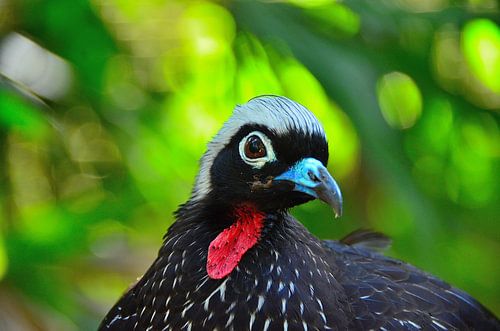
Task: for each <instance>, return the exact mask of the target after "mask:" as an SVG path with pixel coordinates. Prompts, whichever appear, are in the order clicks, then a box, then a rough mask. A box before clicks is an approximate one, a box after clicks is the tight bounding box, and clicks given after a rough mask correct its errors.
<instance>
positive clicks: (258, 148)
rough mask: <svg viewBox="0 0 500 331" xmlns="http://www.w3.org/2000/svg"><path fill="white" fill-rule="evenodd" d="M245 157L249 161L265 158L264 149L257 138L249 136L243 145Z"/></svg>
mask: <svg viewBox="0 0 500 331" xmlns="http://www.w3.org/2000/svg"><path fill="white" fill-rule="evenodd" d="M245 155H246V156H247V157H248V158H251V159H257V158H260V157H264V156H266V147H265V146H264V143H263V142H262V140H260V138H259V137H257V136H250V137H249V138H248V139H247V142H246V143H245Z"/></svg>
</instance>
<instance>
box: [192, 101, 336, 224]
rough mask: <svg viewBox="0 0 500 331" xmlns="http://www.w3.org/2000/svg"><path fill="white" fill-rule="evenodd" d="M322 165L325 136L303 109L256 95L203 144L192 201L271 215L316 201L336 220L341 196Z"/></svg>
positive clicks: (325, 142)
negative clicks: (249, 207)
mask: <svg viewBox="0 0 500 331" xmlns="http://www.w3.org/2000/svg"><path fill="white" fill-rule="evenodd" d="M327 162H328V143H327V141H326V137H325V132H324V130H323V127H322V126H321V124H320V123H319V121H318V120H317V118H316V117H315V116H314V115H313V114H312V113H311V112H310V111H309V110H308V109H306V108H305V107H304V106H302V105H300V104H298V103H296V102H294V101H292V100H290V99H287V98H285V97H278V96H261V97H256V98H254V99H251V100H250V101H249V102H247V103H246V104H244V105H240V106H237V107H236V108H235V110H234V112H233V114H232V116H231V117H230V118H229V119H228V120H227V121H226V122H225V123H224V125H223V127H222V129H221V130H220V131H219V133H218V134H217V135H216V136H215V137H214V138H213V140H212V141H211V142H210V143H209V145H208V148H207V151H206V153H205V155H204V156H203V157H202V159H201V169H200V173H199V175H198V177H197V181H196V184H195V187H194V190H193V196H192V200H194V201H197V200H203V199H205V200H207V199H208V200H210V201H211V202H214V203H216V204H225V205H228V206H236V205H240V204H245V203H248V204H251V205H253V206H255V207H256V208H257V209H258V210H260V211H263V212H272V211H282V210H286V209H288V208H290V207H293V206H295V205H298V204H302V203H304V202H307V201H309V200H312V199H321V200H323V201H325V202H326V203H328V204H329V205H330V206H332V208H333V210H334V213H335V216H340V215H341V213H342V196H341V193H340V189H339V187H338V185H337V183H336V182H335V180H334V179H333V177H332V176H331V175H330V174H329V173H328V171H327V169H326V164H327Z"/></svg>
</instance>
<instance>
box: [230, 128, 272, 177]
mask: <svg viewBox="0 0 500 331" xmlns="http://www.w3.org/2000/svg"><path fill="white" fill-rule="evenodd" d="M250 136H258V137H259V138H260V140H262V143H263V144H264V146H265V147H266V156H264V157H259V158H258V159H250V158H248V157H246V155H245V144H246V142H247V139H248V137H250ZM239 150H240V157H241V159H242V160H243V161H245V163H247V164H249V165H251V166H252V167H253V168H255V169H260V168H262V167H263V166H264V165H265V164H266V163H267V162H273V161H276V155H275V154H274V149H273V144H272V143H271V140H270V139H269V138H268V137H267V136H266V135H265V134H263V133H262V132H260V131H253V132H250V133H249V134H247V135H246V136H245V137H244V138H243V139H241V141H240V145H239Z"/></svg>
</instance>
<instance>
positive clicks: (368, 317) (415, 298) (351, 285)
mask: <svg viewBox="0 0 500 331" xmlns="http://www.w3.org/2000/svg"><path fill="white" fill-rule="evenodd" d="M346 238H349V236H348V237H346ZM346 238H344V239H343V240H341V241H330V240H325V241H323V244H324V245H325V247H327V249H328V250H330V254H332V255H335V256H336V262H337V268H338V269H339V273H338V279H339V282H340V283H341V285H342V286H343V288H344V290H345V292H346V295H347V297H348V300H349V302H350V304H351V306H352V309H353V310H354V315H355V316H356V321H354V324H353V327H355V328H356V327H357V328H362V329H381V330H383V329H386V330H392V329H407V330H418V329H429V330H469V329H474V330H476V329H477V330H500V324H499V321H498V320H497V319H496V318H495V317H494V315H493V314H491V313H490V312H489V311H488V310H487V309H486V308H485V307H483V306H482V305H481V304H480V303H478V302H477V301H476V300H475V299H473V298H472V297H471V296H469V295H468V294H466V293H465V292H463V291H461V290H459V289H457V288H454V287H452V286H451V285H449V284H448V283H446V282H444V281H442V280H440V279H439V278H437V277H435V276H432V275H430V274H428V273H426V272H424V271H421V270H419V269H418V268H416V267H414V266H412V265H410V264H408V263H405V262H403V261H401V260H398V259H394V258H391V257H388V256H385V255H383V254H381V253H379V252H377V251H376V250H374V249H373V247H374V248H384V247H385V245H383V243H387V242H388V241H387V240H386V239H384V236H383V235H380V234H376V233H372V234H370V233H364V234H362V235H359V234H357V235H354V236H353V237H350V238H351V239H352V240H346ZM356 238H357V239H356ZM363 239H365V240H366V241H367V242H365V243H364V242H363ZM370 241H371V242H370ZM346 242H347V243H348V244H346ZM367 247H372V248H371V249H370V248H367Z"/></svg>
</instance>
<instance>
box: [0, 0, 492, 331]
mask: <svg viewBox="0 0 500 331" xmlns="http://www.w3.org/2000/svg"><path fill="white" fill-rule="evenodd" d="M260 94H279V95H285V96H287V97H290V98H292V99H294V100H296V101H298V102H300V103H302V104H304V105H305V106H307V107H308V108H310V109H311V110H312V111H313V112H314V113H315V114H316V115H317V116H318V117H319V118H320V120H321V121H322V122H323V124H324V126H325V128H326V130H327V133H328V136H329V140H330V153H331V157H330V163H329V168H330V170H331V172H332V173H333V175H334V176H335V177H336V178H337V179H338V181H339V183H340V185H341V188H342V190H343V193H344V200H345V206H344V210H345V214H344V216H343V217H342V218H341V219H340V220H334V219H333V213H332V211H331V210H329V208H328V207H327V206H325V205H322V204H320V203H317V202H313V203H309V204H307V205H304V206H301V207H299V208H296V209H295V210H294V213H295V215H296V216H297V217H298V218H299V219H300V220H301V221H302V222H303V223H304V224H305V225H306V226H307V227H308V228H309V229H310V230H311V231H312V232H313V233H315V234H316V235H317V236H319V237H321V238H340V237H341V236H343V235H345V234H347V233H348V232H349V231H352V230H354V229H357V228H372V229H375V230H379V231H382V232H384V233H386V234H388V235H390V236H391V237H392V238H393V240H394V243H393V246H392V248H391V249H390V251H389V252H388V254H389V255H391V256H394V257H397V258H401V259H404V260H405V261H409V262H411V263H412V264H414V265H416V266H418V267H420V268H423V269H425V270H427V271H429V272H432V273H434V274H436V275H438V276H440V277H441V278H443V279H445V280H447V281H449V282H450V283H451V284H453V285H455V286H458V287H460V288H462V289H464V290H466V291H468V292H469V293H471V294H472V295H473V296H475V297H476V298H478V299H479V300H480V301H481V302H483V303H484V304H485V305H486V306H487V307H489V308H490V309H491V310H492V311H493V312H495V313H496V314H497V315H498V314H500V263H499V256H500V115H499V111H500V9H499V4H498V2H497V1H496V0H468V1H453V0H425V1H424V0H393V1H389V0H386V1H381V0H380V1H359V0H346V1H337V2H335V1H326V0H314V1H300V0H290V1H279V2H276V1H269V2H253V1H252V2H250V1H247V2H232V1H218V2H207V1H196V2H193V1H165V0H143V1H135V0H71V1H68V0H0V329H1V330H79V329H81V330H93V329H95V328H96V327H97V325H98V322H99V320H100V319H101V318H102V317H103V315H104V314H105V312H106V311H107V309H109V308H110V307H111V305H112V304H113V303H114V302H115V301H116V300H117V299H118V297H119V296H120V294H121V293H122V292H123V291H124V290H125V289H126V288H127V286H128V285H129V284H130V283H131V282H133V281H134V280H135V279H136V278H137V277H139V276H140V275H141V274H142V273H143V272H144V271H145V269H146V268H147V266H149V264H150V263H151V261H152V260H153V259H154V257H155V255H156V252H157V249H158V248H159V247H160V244H161V241H162V235H163V233H164V232H165V231H166V229H167V228H168V226H169V225H170V224H171V223H172V221H173V217H172V212H173V211H174V210H175V209H176V207H177V205H179V204H180V203H182V202H184V201H185V200H186V199H187V198H188V196H189V193H190V189H191V186H192V183H193V180H194V176H195V175H196V172H197V165H198V164H197V160H198V158H199V157H200V156H201V154H202V152H203V151H204V148H205V144H206V143H207V141H208V140H209V139H210V138H211V137H212V136H213V135H214V134H215V133H216V131H217V130H218V128H219V127H220V126H221V124H222V122H223V121H224V120H225V119H226V118H227V117H228V116H229V114H230V113H231V110H232V108H233V107H234V105H235V104H237V103H243V102H245V101H247V100H248V99H250V98H251V97H254V96H256V95H260Z"/></svg>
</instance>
